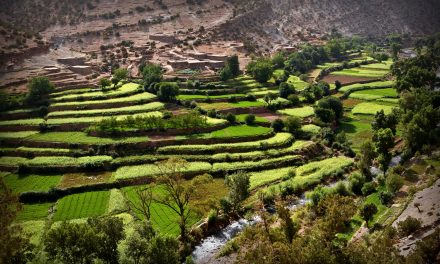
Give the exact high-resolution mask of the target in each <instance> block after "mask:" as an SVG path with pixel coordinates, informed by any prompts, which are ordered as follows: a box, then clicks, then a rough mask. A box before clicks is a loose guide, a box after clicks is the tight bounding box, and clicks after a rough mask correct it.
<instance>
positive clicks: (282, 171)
mask: <svg viewBox="0 0 440 264" xmlns="http://www.w3.org/2000/svg"><path fill="white" fill-rule="evenodd" d="M292 168H293V167H287V168H277V169H274V170H265V171H259V172H252V173H250V174H249V176H250V178H249V180H250V189H251V190H253V189H255V188H258V187H261V186H263V185H266V184H268V183H272V182H275V181H278V180H281V179H283V178H284V177H287V175H288V173H289V170H291V169H292Z"/></svg>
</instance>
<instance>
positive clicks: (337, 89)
mask: <svg viewBox="0 0 440 264" xmlns="http://www.w3.org/2000/svg"><path fill="white" fill-rule="evenodd" d="M341 88H342V83H341V82H340V81H339V80H336V81H335V89H336V91H339V89H341Z"/></svg>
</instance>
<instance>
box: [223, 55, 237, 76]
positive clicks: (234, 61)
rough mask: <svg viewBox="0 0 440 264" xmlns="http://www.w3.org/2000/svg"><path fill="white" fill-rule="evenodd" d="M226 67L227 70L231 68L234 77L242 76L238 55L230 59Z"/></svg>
mask: <svg viewBox="0 0 440 264" xmlns="http://www.w3.org/2000/svg"><path fill="white" fill-rule="evenodd" d="M225 65H226V67H227V68H229V71H230V73H231V74H232V77H237V76H238V75H240V62H239V60H238V56H237V55H233V56H230V57H228V59H227V60H226V64H225Z"/></svg>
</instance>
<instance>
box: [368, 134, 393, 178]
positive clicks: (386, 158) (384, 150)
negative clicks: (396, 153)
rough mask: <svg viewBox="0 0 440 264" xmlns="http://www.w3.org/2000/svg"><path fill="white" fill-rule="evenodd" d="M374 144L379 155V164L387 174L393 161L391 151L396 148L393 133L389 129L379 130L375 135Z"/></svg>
mask: <svg viewBox="0 0 440 264" xmlns="http://www.w3.org/2000/svg"><path fill="white" fill-rule="evenodd" d="M373 143H374V146H375V151H376V153H377V154H378V155H379V156H378V162H379V164H380V166H381V169H382V170H383V172H384V174H385V172H386V171H387V169H388V166H389V163H390V161H391V154H390V151H389V149H390V148H392V147H393V146H394V135H393V132H392V131H391V129H389V128H386V129H382V128H381V129H379V130H377V131H376V132H375V133H374V135H373Z"/></svg>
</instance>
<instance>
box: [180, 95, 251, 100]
mask: <svg viewBox="0 0 440 264" xmlns="http://www.w3.org/2000/svg"><path fill="white" fill-rule="evenodd" d="M231 96H235V97H245V96H246V95H245V94H222V95H209V96H206V95H197V94H181V95H179V96H177V99H180V100H197V99H207V98H210V99H227V98H229V97H231Z"/></svg>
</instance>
